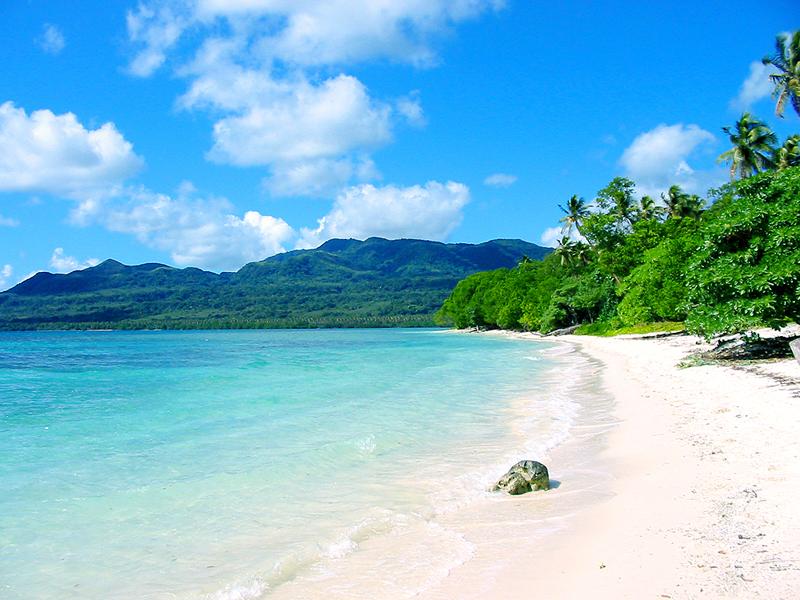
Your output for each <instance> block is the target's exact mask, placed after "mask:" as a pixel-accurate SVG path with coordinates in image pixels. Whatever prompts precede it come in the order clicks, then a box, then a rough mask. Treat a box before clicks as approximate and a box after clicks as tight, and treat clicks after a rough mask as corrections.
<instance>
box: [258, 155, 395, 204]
mask: <svg viewBox="0 0 800 600" xmlns="http://www.w3.org/2000/svg"><path fill="white" fill-rule="evenodd" d="M380 178H381V174H380V172H379V171H378V170H377V168H376V167H375V163H374V162H373V161H372V159H371V158H369V157H368V156H361V157H360V158H351V157H345V158H340V159H332V158H320V159H316V160H307V161H294V162H292V161H286V162H278V163H275V164H274V165H273V166H272V168H271V169H270V176H269V177H267V178H265V180H264V185H265V186H266V188H267V189H268V190H269V191H270V192H271V193H272V194H273V195H275V196H300V195H312V196H334V195H335V194H336V192H338V191H339V190H340V189H341V188H342V186H343V185H345V184H346V183H347V182H348V181H351V180H353V179H357V180H359V181H371V180H375V179H380Z"/></svg>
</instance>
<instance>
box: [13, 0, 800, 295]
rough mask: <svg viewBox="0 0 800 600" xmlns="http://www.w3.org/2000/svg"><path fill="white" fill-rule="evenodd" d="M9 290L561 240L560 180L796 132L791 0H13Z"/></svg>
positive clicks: (623, 171)
mask: <svg viewBox="0 0 800 600" xmlns="http://www.w3.org/2000/svg"><path fill="white" fill-rule="evenodd" d="M0 16H1V17H2V18H0V39H2V40H3V43H2V44H0V289H6V288H8V287H11V286H13V285H15V284H16V283H17V282H19V281H21V280H23V279H25V278H27V277H29V276H30V275H31V274H33V273H35V272H37V271H40V270H46V271H51V272H69V271H71V270H74V269H78V268H85V267H87V266H90V265H92V264H96V263H97V262H99V261H102V260H104V259H106V258H114V259H117V260H120V261H122V262H124V263H127V264H138V263H143V262H163V263H167V264H171V265H175V266H179V267H184V266H196V267H201V268H205V269H210V270H214V271H221V270H236V269H238V268H239V267H241V266H242V265H243V264H245V263H246V262H249V261H253V260H260V259H263V258H266V257H268V256H270V255H273V254H275V253H278V252H283V251H286V250H292V249H295V248H310V247H315V246H317V245H319V244H320V243H322V242H324V241H325V240H327V239H330V238H334V237H344V238H349V237H353V238H357V239H365V238H367V237H369V236H381V237H387V238H402V237H406V238H424V239H432V240H440V241H450V242H471V243H476V242H482V241H486V240H489V239H494V238H521V239H525V240H528V241H532V242H535V243H540V244H545V245H552V244H553V243H554V241H555V238H556V237H557V235H558V233H559V229H558V220H559V218H560V211H559V209H558V204H560V203H562V204H563V203H564V202H566V200H567V199H568V198H569V197H570V196H571V195H573V194H578V195H580V196H583V197H585V198H587V199H589V200H591V199H592V198H594V196H595V194H596V192H597V190H599V189H601V188H602V187H603V186H604V185H605V184H606V183H608V182H609V181H610V180H611V179H612V178H613V177H615V176H620V175H621V176H627V177H630V178H631V179H633V180H634V181H635V182H636V183H637V186H638V190H639V193H641V194H645V193H648V194H651V195H657V194H658V193H660V191H662V190H664V189H666V188H667V187H668V186H669V185H671V184H673V183H678V184H680V185H682V186H683V187H684V189H686V190H687V191H690V192H694V193H699V194H704V193H705V192H706V190H708V189H709V188H710V187H714V186H717V185H719V184H721V183H724V182H725V181H726V180H727V178H728V172H727V169H726V167H725V165H720V164H718V163H717V162H716V157H717V156H718V155H719V154H720V153H722V152H723V151H724V150H726V149H727V145H726V142H727V139H726V136H725V134H724V133H723V132H722V130H721V128H722V127H723V126H726V125H732V124H733V123H734V122H735V120H736V119H737V118H738V116H739V115H741V113H742V112H743V111H745V110H749V111H751V112H752V113H753V114H755V115H757V116H758V117H760V118H762V119H764V120H765V121H767V123H768V124H769V125H770V126H772V127H773V129H775V131H776V133H778V135H779V137H780V138H784V137H786V136H787V135H789V134H790V133H795V132H797V131H798V130H800V119H798V118H797V116H796V115H795V114H794V113H792V112H791V109H790V110H787V112H786V115H785V117H784V118H783V119H780V118H778V117H777V116H775V114H774V102H773V100H772V99H771V98H770V91H771V88H770V85H769V80H768V75H769V72H768V70H767V69H766V68H765V67H764V66H763V65H762V64H761V62H760V59H761V58H762V57H763V56H764V55H766V54H770V53H772V52H773V50H774V43H775V37H776V35H779V34H781V33H782V32H787V31H793V30H796V29H797V28H798V26H800V11H798V10H797V4H796V0H785V1H778V0H774V1H769V0H761V1H759V2H739V1H730V0H728V1H724V2H723V1H710V2H697V1H692V2H684V1H680V0H679V1H675V2H670V3H662V2H659V3H655V2H603V3H597V2H589V1H584V2H578V1H570V0H565V1H562V2H541V1H537V0H159V1H153V0H142V1H138V2H137V1H135V0H129V1H123V0H102V1H100V0H97V1H95V0H82V2H80V3H79V4H76V3H71V2H52V1H47V0H2V2H1V3H0Z"/></svg>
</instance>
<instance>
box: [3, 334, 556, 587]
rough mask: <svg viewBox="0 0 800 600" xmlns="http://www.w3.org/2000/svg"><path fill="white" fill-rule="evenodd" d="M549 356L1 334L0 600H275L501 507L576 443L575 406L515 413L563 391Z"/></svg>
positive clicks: (423, 344) (459, 345)
mask: <svg viewBox="0 0 800 600" xmlns="http://www.w3.org/2000/svg"><path fill="white" fill-rule="evenodd" d="M550 349H551V346H549V345H547V344H531V343H527V342H520V341H514V340H508V339H501V338H492V337H484V336H469V335H459V334H451V333H443V332H439V331H430V330H324V331H241V332H239V331H235V332H234V331H214V332H207V331H201V332H113V333H111V332H43V333H0V597H2V598H6V599H17V598H36V599H38V598H159V599H160V598H257V597H261V596H267V597H268V596H269V594H270V592H271V591H274V590H275V589H277V588H279V587H280V585H281V584H282V583H284V582H286V581H288V580H292V579H297V578H298V577H299V578H302V577H303V576H304V574H305V573H307V572H310V571H313V570H315V569H317V570H319V569H320V568H322V567H321V565H324V564H326V562H330V561H337V560H339V561H341V560H347V556H348V555H350V554H352V553H357V552H358V549H359V545H360V544H362V543H364V541H365V540H367V539H370V538H374V537H375V536H382V535H391V532H392V531H393V530H394V528H396V527H397V526H398V523H404V522H407V520H408V519H425V518H429V517H430V515H432V514H435V513H436V511H438V510H444V509H445V508H446V507H447V506H449V505H453V506H455V505H457V504H458V503H463V502H468V501H469V500H470V498H471V497H472V496H473V495H480V494H484V493H485V484H486V483H487V482H488V481H490V479H491V478H492V477H494V475H496V474H497V473H496V471H497V468H498V465H500V464H507V463H505V462H504V461H506V460H508V458H509V457H511V456H514V455H515V453H518V452H519V449H520V447H521V446H520V444H523V443H524V440H525V437H526V436H528V437H529V436H530V435H532V433H531V432H535V434H536V435H535V436H534V437H536V443H537V444H539V445H541V446H542V447H544V446H546V445H547V444H552V443H555V442H556V441H557V440H558V439H560V437H561V436H563V435H564V432H565V430H566V427H568V425H569V411H568V410H566V409H565V405H564V403H563V402H562V401H559V400H558V398H555V399H552V400H551V399H548V400H545V399H539V400H538V402H539V405H538V411H537V414H538V416H537V418H536V419H535V420H533V421H530V422H528V421H525V420H524V419H522V418H521V417H519V416H518V415H519V414H520V409H519V402H520V398H521V397H522V396H523V395H524V394H526V393H527V394H530V390H537V389H539V390H541V389H542V388H543V387H544V386H546V385H550V386H552V385H553V383H554V382H555V381H556V379H554V377H555V376H554V375H553V369H554V366H555V365H556V362H555V359H554V358H551V357H548V352H549V351H550ZM548 398H551V396H548ZM523 421H524V422H523ZM512 429H514V431H512ZM520 432H521V433H520ZM514 436H517V437H514ZM520 436H521V437H520ZM453 465H458V470H457V473H456V475H455V476H454V475H453ZM443 476H449V477H451V478H454V481H455V483H454V484H453V485H447V486H442V485H441V480H442V477H443ZM433 558H434V557H431V560H433Z"/></svg>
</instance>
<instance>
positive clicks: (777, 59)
mask: <svg viewBox="0 0 800 600" xmlns="http://www.w3.org/2000/svg"><path fill="white" fill-rule="evenodd" d="M761 62H763V63H764V64H765V65H772V66H773V67H775V68H776V69H777V70H778V72H777V73H775V74H774V75H770V76H769V78H770V80H771V81H772V84H773V85H774V86H775V89H774V90H773V92H772V95H773V97H774V98H775V100H776V102H775V114H776V115H778V116H779V117H783V111H784V109H785V108H786V102H787V101H788V102H790V103H791V105H792V107H794V112H796V113H797V114H798V116H800V31H795V32H794V33H792V34H790V35H784V34H781V35H779V36H778V37H777V38H776V39H775V54H774V55H773V56H765V57H764V58H763V59H762V61H761Z"/></svg>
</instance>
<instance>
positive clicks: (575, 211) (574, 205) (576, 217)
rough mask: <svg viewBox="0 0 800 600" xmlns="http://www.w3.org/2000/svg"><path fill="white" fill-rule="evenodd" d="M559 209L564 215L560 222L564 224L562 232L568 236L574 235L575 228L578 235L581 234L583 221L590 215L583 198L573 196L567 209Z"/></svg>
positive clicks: (559, 206)
mask: <svg viewBox="0 0 800 600" xmlns="http://www.w3.org/2000/svg"><path fill="white" fill-rule="evenodd" d="M558 208H560V209H561V211H562V212H563V213H564V217H562V218H561V220H560V221H559V222H560V223H563V224H564V226H563V227H562V231H563V232H565V233H566V234H567V235H569V234H570V233H572V228H573V227H575V229H576V230H577V232H578V233H580V232H581V224H582V223H583V220H584V219H585V218H586V217H587V216H588V215H589V207H588V205H587V204H586V201H585V200H584V199H583V198H580V197H578V196H572V198H570V199H569V201H568V202H567V206H566V208H565V207H563V206H561V205H560V204H559V205H558Z"/></svg>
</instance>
